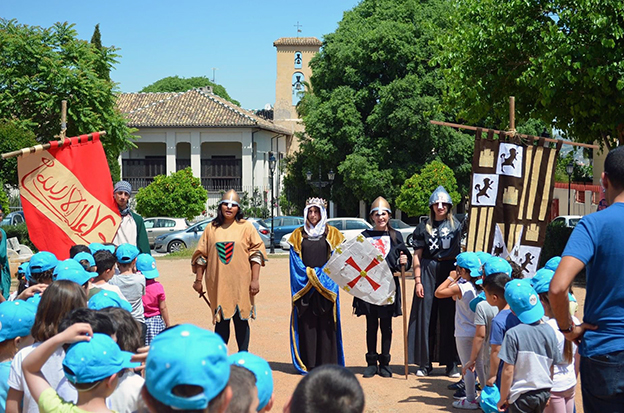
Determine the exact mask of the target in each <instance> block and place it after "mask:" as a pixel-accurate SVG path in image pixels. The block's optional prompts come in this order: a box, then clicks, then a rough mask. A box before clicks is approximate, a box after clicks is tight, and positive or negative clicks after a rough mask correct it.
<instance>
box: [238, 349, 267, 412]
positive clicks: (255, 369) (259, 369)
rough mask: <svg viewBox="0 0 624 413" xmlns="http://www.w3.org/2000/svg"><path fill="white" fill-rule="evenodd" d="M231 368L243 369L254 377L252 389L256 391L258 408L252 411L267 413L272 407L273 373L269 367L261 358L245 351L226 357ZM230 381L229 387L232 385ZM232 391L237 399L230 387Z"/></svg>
mask: <svg viewBox="0 0 624 413" xmlns="http://www.w3.org/2000/svg"><path fill="white" fill-rule="evenodd" d="M228 360H229V361H230V363H232V365H233V366H240V367H243V368H245V369H247V370H249V371H250V372H252V373H253V375H254V387H255V388H257V390H258V407H257V409H256V410H254V411H258V412H268V411H270V410H271V408H272V407H273V372H272V371H271V366H269V363H267V361H266V360H265V359H263V358H262V357H258V356H256V355H255V354H251V353H248V352H246V351H240V352H238V353H236V354H232V355H231V356H230V357H228ZM232 384H233V383H232V379H230V385H232ZM232 391H233V392H234V394H235V395H236V397H238V392H236V390H235V389H234V387H232Z"/></svg>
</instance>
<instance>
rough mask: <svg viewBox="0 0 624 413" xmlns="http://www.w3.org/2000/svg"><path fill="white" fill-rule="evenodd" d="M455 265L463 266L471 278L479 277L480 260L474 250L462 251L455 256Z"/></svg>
mask: <svg viewBox="0 0 624 413" xmlns="http://www.w3.org/2000/svg"><path fill="white" fill-rule="evenodd" d="M455 260H456V262H455V265H457V266H458V267H461V268H465V269H467V270H468V271H469V272H470V276H471V277H472V278H476V277H480V276H481V273H480V269H481V261H479V256H478V255H477V254H476V253H474V252H462V253H461V254H459V255H458V256H457V258H455Z"/></svg>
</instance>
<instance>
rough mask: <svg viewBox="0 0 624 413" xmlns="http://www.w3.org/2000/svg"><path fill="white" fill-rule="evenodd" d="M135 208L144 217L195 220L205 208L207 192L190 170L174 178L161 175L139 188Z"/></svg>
mask: <svg viewBox="0 0 624 413" xmlns="http://www.w3.org/2000/svg"><path fill="white" fill-rule="evenodd" d="M135 200H136V209H137V212H138V213H139V214H141V215H142V216H144V217H155V216H164V217H173V218H186V219H188V220H192V219H193V218H195V217H196V216H198V215H200V214H201V213H202V211H204V209H205V205H206V201H207V200H208V192H207V191H206V190H205V189H204V187H203V186H202V185H201V180H200V179H199V178H196V177H194V176H193V171H192V170H191V168H190V167H189V168H186V169H182V170H180V171H178V172H176V173H173V174H171V175H168V176H167V175H158V176H156V177H155V178H154V182H152V183H151V184H149V185H148V186H146V187H145V188H141V189H139V192H138V193H137V195H136V197H135Z"/></svg>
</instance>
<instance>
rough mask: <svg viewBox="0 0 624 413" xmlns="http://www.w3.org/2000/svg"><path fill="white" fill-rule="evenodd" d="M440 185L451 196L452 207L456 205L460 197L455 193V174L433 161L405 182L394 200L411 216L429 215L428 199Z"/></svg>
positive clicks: (440, 163) (443, 165)
mask: <svg viewBox="0 0 624 413" xmlns="http://www.w3.org/2000/svg"><path fill="white" fill-rule="evenodd" d="M440 185H442V186H443V187H444V189H446V191H447V192H448V193H449V195H450V196H451V199H452V200H453V205H457V204H458V203H459V202H460V199H461V196H460V195H459V193H458V192H457V181H456V180H455V174H453V170H452V169H451V168H449V167H448V166H446V165H445V164H443V163H442V162H440V161H438V160H435V161H432V162H430V163H428V164H427V165H425V166H424V167H423V168H422V170H421V171H420V173H419V174H418V173H416V174H414V175H413V176H412V177H410V178H409V179H407V180H406V181H405V183H404V184H403V186H401V191H400V192H399V196H398V197H397V200H396V204H397V207H398V208H400V209H401V211H405V212H407V213H408V214H409V215H412V216H418V215H429V197H430V196H431V194H432V193H433V191H435V189H436V188H437V187H438V186H440Z"/></svg>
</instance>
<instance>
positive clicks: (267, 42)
mask: <svg viewBox="0 0 624 413" xmlns="http://www.w3.org/2000/svg"><path fill="white" fill-rule="evenodd" d="M358 3H359V0H316V1H313V2H294V1H286V0H268V1H267V0H265V1H251V0H229V1H228V0H225V1H224V0H221V1H214V0H204V1H201V0H179V1H177V2H172V1H167V2H165V1H161V0H153V1H146V0H126V1H119V0H104V1H88V0H87V1H85V0H81V1H76V0H67V1H59V0H48V1H41V0H33V1H31V0H2V1H0V17H1V18H4V19H16V20H17V21H18V22H19V23H21V24H26V25H32V26H42V27H50V26H52V25H53V24H54V23H56V22H69V23H73V24H75V27H74V28H75V30H76V31H77V32H78V37H79V38H81V39H84V40H87V41H89V40H90V39H91V36H92V34H93V30H94V28H95V25H96V24H98V23H99V24H100V32H101V35H102V44H103V45H104V46H115V47H116V48H118V49H120V50H118V52H117V53H118V54H120V55H121V57H120V58H119V59H118V61H119V63H118V64H117V65H116V67H115V69H114V70H113V71H112V72H111V78H112V80H113V81H115V82H117V83H118V89H119V90H120V91H122V92H138V91H139V90H141V89H142V88H143V87H145V86H147V85H149V84H151V83H153V82H155V81H157V80H159V79H162V78H164V77H167V76H175V75H177V76H180V77H193V76H206V77H208V78H210V79H212V78H213V68H216V70H215V71H214V75H215V81H216V83H218V84H221V85H223V86H225V88H226V89H227V91H228V93H229V95H230V96H231V97H232V98H233V99H236V100H238V101H239V102H241V106H242V107H243V108H246V109H262V108H263V107H264V106H265V105H266V104H267V103H268V104H271V105H273V104H274V102H275V79H276V71H277V68H276V51H275V47H273V42H274V41H275V40H277V39H278V38H280V37H296V36H297V28H296V27H295V25H296V24H297V23H299V24H300V25H301V33H300V34H299V36H305V37H307V36H314V37H317V38H318V39H320V40H323V36H324V35H325V34H328V33H331V32H333V31H335V30H336V28H337V27H338V22H339V21H340V20H341V19H342V16H343V13H344V12H345V11H348V10H350V9H352V8H353V7H354V6H355V5H357V4H358Z"/></svg>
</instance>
